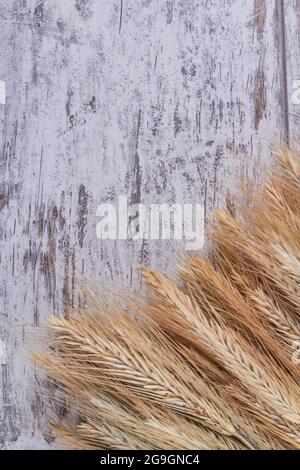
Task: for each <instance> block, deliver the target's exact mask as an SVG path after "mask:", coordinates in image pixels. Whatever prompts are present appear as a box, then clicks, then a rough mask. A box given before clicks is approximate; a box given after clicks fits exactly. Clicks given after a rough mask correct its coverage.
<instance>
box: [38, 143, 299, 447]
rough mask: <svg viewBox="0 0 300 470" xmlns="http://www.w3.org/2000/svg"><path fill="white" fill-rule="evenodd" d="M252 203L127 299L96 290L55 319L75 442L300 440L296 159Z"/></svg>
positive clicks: (59, 370) (69, 435)
mask: <svg viewBox="0 0 300 470" xmlns="http://www.w3.org/2000/svg"><path fill="white" fill-rule="evenodd" d="M279 163H280V165H279V167H280V168H279V169H278V170H276V171H275V172H273V174H272V176H271V178H270V181H269V183H267V184H266V185H265V186H264V188H263V189H262V192H261V194H260V196H259V197H258V198H257V200H256V201H255V202H254V203H253V204H252V206H251V209H249V207H248V208H247V209H240V210H239V211H240V214H239V215H237V214H235V213H234V212H233V211H232V210H228V211H227V212H222V213H218V214H216V221H217V222H216V223H215V224H214V230H213V233H212V238H213V241H214V243H213V249H212V250H211V254H210V255H209V256H207V259H205V258H204V257H201V256H194V257H192V258H190V259H189V260H188V261H185V262H184V263H183V264H182V265H181V266H180V267H179V275H180V276H179V277H180V282H179V285H176V284H175V283H174V282H171V281H169V280H167V279H165V278H163V277H162V276H160V275H159V274H156V273H155V272H153V271H151V270H146V269H144V270H143V271H142V275H143V277H144V279H145V280H146V282H147V284H148V286H149V287H150V289H151V290H152V291H153V293H154V295H153V296H152V297H151V298H150V299H149V301H148V303H147V304H146V306H145V304H144V303H142V302H141V304H140V305H136V308H135V315H132V314H130V312H129V310H130V309H128V308H126V309H124V308H121V307H118V306H116V305H115V304H114V303H113V302H112V303H110V304H108V303H105V302H104V301H101V300H99V299H97V298H96V297H93V296H91V295H90V296H89V299H88V308H86V309H83V310H78V311H77V312H75V313H74V314H72V315H71V316H70V317H68V318H57V317H56V318H52V319H51V327H50V328H51V330H52V332H53V334H52V338H51V340H50V348H49V353H47V354H43V355H39V356H38V357H37V359H38V361H39V362H40V363H41V364H42V365H43V366H44V367H46V369H47V371H48V374H49V376H50V377H52V378H53V379H54V380H55V382H56V386H57V389H58V390H59V394H60V396H61V397H62V398H65V397H66V396H72V397H73V399H74V400H73V401H74V403H75V408H76V411H77V413H78V415H79V422H78V423H77V424H70V423H68V422H64V423H63V424H61V423H60V424H58V423H56V424H55V423H54V424H53V427H54V429H55V431H56V433H57V435H58V437H59V438H60V439H61V440H62V441H63V442H66V443H69V444H71V445H72V446H75V447H76V448H79V449H237V450H239V449H293V448H294V449H300V387H299V382H300V365H297V363H296V362H297V361H296V360H295V348H297V346H298V342H299V345H300V317H299V311H300V310H299V309H300V295H299V294H300V292H299V291H300V287H299V281H300V235H299V234H300V206H299V202H298V201H299V199H300V157H299V155H297V154H295V153H293V152H291V151H289V150H286V151H282V152H281V153H280V154H279Z"/></svg>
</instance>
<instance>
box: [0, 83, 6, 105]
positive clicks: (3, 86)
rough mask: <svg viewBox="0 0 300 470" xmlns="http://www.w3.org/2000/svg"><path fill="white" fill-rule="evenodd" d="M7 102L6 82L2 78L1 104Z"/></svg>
mask: <svg viewBox="0 0 300 470" xmlns="http://www.w3.org/2000/svg"><path fill="white" fill-rule="evenodd" d="M5 103H6V83H5V82H4V81H3V80H0V104H5Z"/></svg>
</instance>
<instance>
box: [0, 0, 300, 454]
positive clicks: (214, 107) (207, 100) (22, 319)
mask: <svg viewBox="0 0 300 470" xmlns="http://www.w3.org/2000/svg"><path fill="white" fill-rule="evenodd" d="M299 24H300V7H299V2H298V1H297V0H294V1H280V0H279V1H276V0H247V1H245V0H64V1H59V0H44V1H42V0H14V1H12V0H1V3H0V80H2V81H5V82H6V92H7V101H6V104H5V105H3V104H0V120H1V121H0V122H1V124H0V158H1V173H0V174H1V179H0V244H1V252H0V270H1V286H0V289H1V290H0V298H1V304H0V339H1V344H2V349H3V351H2V355H1V357H2V360H1V362H2V365H1V377H0V386H1V393H0V447H1V446H2V447H3V448H9V449H12V448H18V449H25V448H28V449H37V448H47V447H48V446H49V445H50V446H52V447H55V446H56V443H55V442H52V438H51V436H50V435H49V433H48V431H47V427H46V425H45V411H46V404H45V403H44V402H43V401H42V400H41V399H40V397H39V391H38V386H39V385H41V383H40V379H39V375H37V373H36V370H35V367H34V366H32V365H31V364H30V360H29V359H28V351H30V349H31V343H32V341H34V340H33V339H32V338H34V331H35V330H38V327H39V325H43V324H45V323H46V318H47V316H48V315H49V314H51V313H60V312H62V311H63V310H64V309H65V307H64V304H65V303H66V302H70V303H73V304H74V303H76V302H77V301H78V294H77V290H76V275H77V274H78V275H83V276H85V277H87V278H88V279H91V280H93V281H94V282H97V284H98V285H100V286H101V285H102V286H105V285H108V284H109V283H111V281H114V282H113V285H114V286H117V285H120V286H125V287H130V288H132V289H140V280H139V277H138V266H139V264H141V263H142V264H151V265H152V266H154V267H159V268H161V269H162V270H164V271H172V267H173V266H174V264H175V263H176V256H177V254H176V250H175V251H174V245H173V244H172V243H169V242H167V241H153V242H149V241H144V242H142V241H139V242H138V241H136V242H130V241H128V242H127V241H111V240H106V241H100V240H98V239H97V238H96V230H95V226H96V222H97V218H96V207H97V206H98V204H100V203H103V202H114V201H115V200H116V198H117V197H118V196H119V195H125V196H127V197H128V201H129V202H131V203H135V202H144V203H171V202H175V201H176V202H194V203H203V204H204V205H205V211H206V217H207V218H208V217H209V214H210V213H211V211H212V210H213V208H214V207H221V206H222V204H223V201H224V198H225V197H226V194H227V192H228V191H229V190H230V191H231V192H233V193H237V192H238V190H239V184H238V181H239V179H240V178H241V177H242V179H244V180H247V181H250V180H251V181H255V182H257V184H259V181H260V170H259V163H260V162H263V163H264V164H266V165H268V164H270V163H271V162H272V157H271V146H270V142H273V143H275V144H277V143H278V144H280V142H284V141H286V140H288V138H290V139H298V134H299V132H298V131H297V129H298V128H299V127H298V123H299V118H298V115H300V112H299V110H298V108H299V105H298V106H297V105H293V104H292V103H290V97H291V90H292V81H293V80H296V79H300V50H299V44H300V30H299ZM297 113H298V114H297ZM50 406H51V403H50ZM52 408H53V407H52ZM54 409H55V408H54ZM55 410H56V412H57V413H62V411H63V410H59V409H55Z"/></svg>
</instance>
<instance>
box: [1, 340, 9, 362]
mask: <svg viewBox="0 0 300 470" xmlns="http://www.w3.org/2000/svg"><path fill="white" fill-rule="evenodd" d="M6 354H7V353H6V344H5V343H4V341H3V340H0V364H2V365H4V364H6Z"/></svg>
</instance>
